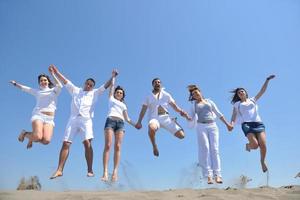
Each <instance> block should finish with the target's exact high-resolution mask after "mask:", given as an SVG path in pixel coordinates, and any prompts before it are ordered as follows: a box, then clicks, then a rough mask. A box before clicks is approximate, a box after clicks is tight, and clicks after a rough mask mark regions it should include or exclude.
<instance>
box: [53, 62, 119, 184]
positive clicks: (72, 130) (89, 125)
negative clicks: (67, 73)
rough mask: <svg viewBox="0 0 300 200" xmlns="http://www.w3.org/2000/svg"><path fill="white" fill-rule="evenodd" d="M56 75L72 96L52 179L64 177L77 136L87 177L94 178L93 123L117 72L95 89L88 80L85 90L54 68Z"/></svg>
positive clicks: (89, 79)
mask: <svg viewBox="0 0 300 200" xmlns="http://www.w3.org/2000/svg"><path fill="white" fill-rule="evenodd" d="M54 73H55V74H56V75H57V76H58V78H59V79H60V80H61V81H62V82H63V84H64V85H65V86H66V88H67V90H68V91H69V93H70V95H71V96H72V102H71V116H70V118H69V122H68V124H67V127H66V129H65V135H64V139H63V144H62V147H61V150H60V155H59V162H58V167H57V170H56V172H55V173H54V174H53V175H52V176H51V177H50V179H54V178H56V177H59V176H62V175H63V169H64V165H65V163H66V160H67V158H68V155H69V151H70V146H71V144H72V141H73V138H74V136H75V135H77V134H78V135H80V136H81V139H82V141H83V145H84V148H85V159H86V163H87V176H88V177H93V176H94V172H93V148H92V139H93V138H94V135H93V122H92V118H93V116H94V108H95V103H96V101H97V99H98V97H99V96H100V95H101V94H102V93H103V92H104V91H105V89H107V88H108V87H109V86H110V85H111V82H112V78H113V77H115V76H116V74H117V73H116V71H115V70H113V71H112V77H111V78H110V80H108V81H107V82H106V83H105V84H104V85H102V86H100V87H99V88H97V89H94V86H95V80H94V79H92V78H88V79H87V80H86V81H85V83H84V87H83V88H79V87H76V86H75V85H73V83H72V82H71V81H70V80H68V79H66V78H65V77H64V76H63V75H62V74H61V73H60V72H59V70H58V69H57V68H56V67H54Z"/></svg>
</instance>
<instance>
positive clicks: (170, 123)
mask: <svg viewBox="0 0 300 200" xmlns="http://www.w3.org/2000/svg"><path fill="white" fill-rule="evenodd" d="M152 87H153V90H152V93H151V94H150V95H149V96H147V97H146V100H145V101H144V103H143V106H142V109H141V112H140V115H139V119H138V122H137V124H136V126H135V127H136V128H137V129H140V128H142V120H143V118H144V115H145V113H146V111H147V109H148V108H149V111H148V115H149V123H148V134H149V138H150V141H151V143H152V147H153V154H154V156H159V151H158V148H157V145H156V142H155V133H156V131H157V130H158V129H159V128H160V127H162V128H165V129H166V130H168V131H169V132H170V133H172V134H174V136H176V137H177V138H179V139H183V138H184V132H183V129H182V128H181V127H180V125H179V124H178V123H177V122H176V119H172V118H171V117H170V116H169V113H168V107H169V106H171V107H172V108H173V109H174V110H175V111H176V112H178V113H180V115H181V116H182V117H185V118H187V119H190V118H189V117H188V115H187V113H186V112H185V111H183V110H182V109H181V108H179V107H178V106H177V105H176V103H175V100H174V99H173V98H172V96H171V95H170V94H169V93H168V92H166V91H165V90H163V89H162V87H161V81H160V79H159V78H155V79H153V80H152Z"/></svg>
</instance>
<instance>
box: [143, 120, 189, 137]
mask: <svg viewBox="0 0 300 200" xmlns="http://www.w3.org/2000/svg"><path fill="white" fill-rule="evenodd" d="M153 123H154V124H156V126H157V129H159V128H160V127H162V128H164V129H166V130H167V131H169V132H170V133H172V134H173V135H175V133H176V132H177V131H180V130H183V129H182V128H181V127H180V125H179V124H178V123H177V122H176V119H172V118H171V117H170V116H169V115H159V116H158V117H157V118H153V119H151V120H150V121H149V125H150V124H153Z"/></svg>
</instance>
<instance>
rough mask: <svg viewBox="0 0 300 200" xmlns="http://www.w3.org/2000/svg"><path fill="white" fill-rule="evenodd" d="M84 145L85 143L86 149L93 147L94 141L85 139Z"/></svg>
mask: <svg viewBox="0 0 300 200" xmlns="http://www.w3.org/2000/svg"><path fill="white" fill-rule="evenodd" d="M83 145H84V148H86V149H90V148H92V142H91V141H90V140H85V141H84V142H83Z"/></svg>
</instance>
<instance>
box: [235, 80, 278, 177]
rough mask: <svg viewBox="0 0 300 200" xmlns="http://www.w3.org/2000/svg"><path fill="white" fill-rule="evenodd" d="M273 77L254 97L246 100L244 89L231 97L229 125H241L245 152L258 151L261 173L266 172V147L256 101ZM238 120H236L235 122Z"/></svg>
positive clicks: (266, 81) (263, 129)
mask: <svg viewBox="0 0 300 200" xmlns="http://www.w3.org/2000/svg"><path fill="white" fill-rule="evenodd" d="M274 77H275V75H271V76H269V77H267V78H266V80H265V82H264V84H263V86H262V88H261V89H260V91H259V92H258V94H257V95H256V96H255V97H252V98H248V93H247V91H246V90H245V89H244V88H236V89H234V90H233V91H232V93H233V96H232V100H231V103H232V104H233V112H232V117H231V124H232V125H234V124H235V122H236V121H238V122H240V123H241V124H242V130H243V132H244V134H245V136H246V137H247V139H248V143H247V144H246V150H247V151H249V152H250V150H251V149H257V148H258V147H259V149H260V163H261V168H262V171H263V172H266V171H268V167H267V165H266V162H265V158H266V153H267V146H266V132H265V125H264V124H263V122H262V120H261V118H260V116H259V114H258V105H257V103H256V102H257V101H258V99H259V98H260V97H261V96H262V95H263V94H264V93H265V91H266V89H267V87H268V83H269V81H270V80H271V79H273V78H274ZM237 119H238V120H237Z"/></svg>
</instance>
